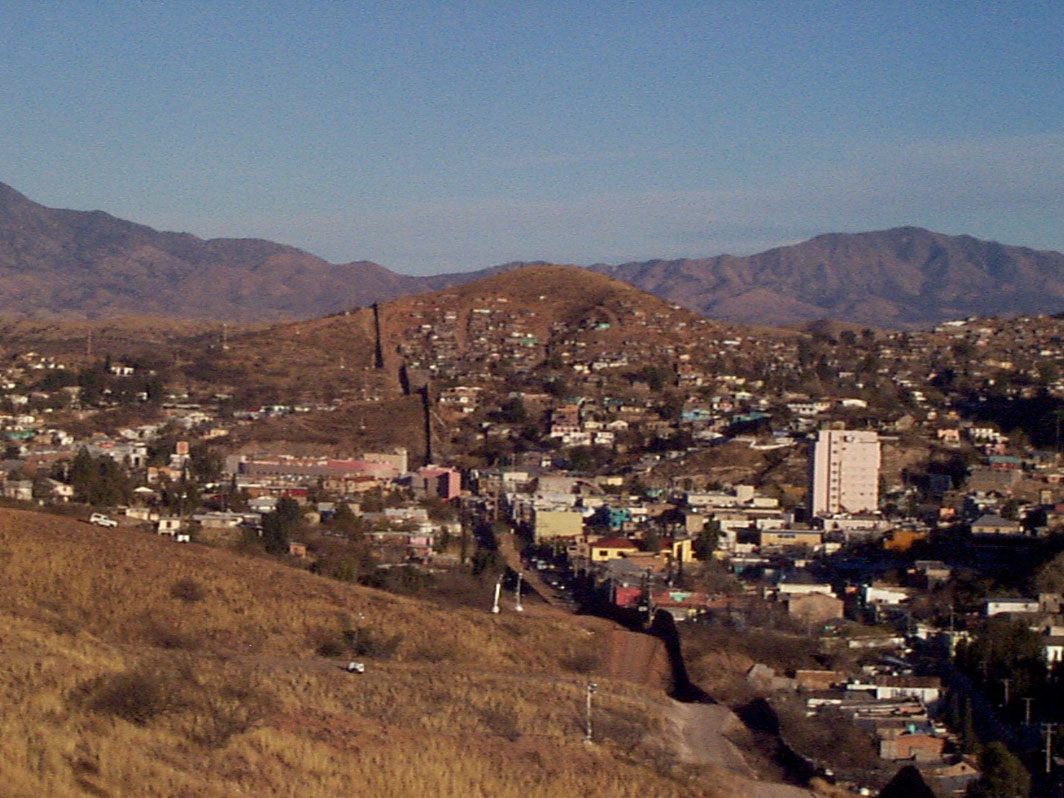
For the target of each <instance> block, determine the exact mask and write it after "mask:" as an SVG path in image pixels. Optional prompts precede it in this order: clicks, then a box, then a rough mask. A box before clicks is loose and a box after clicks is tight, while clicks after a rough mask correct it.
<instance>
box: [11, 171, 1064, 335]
mask: <svg viewBox="0 0 1064 798" xmlns="http://www.w3.org/2000/svg"><path fill="white" fill-rule="evenodd" d="M525 265H530V264H524V263H508V264H503V265H500V266H494V267H492V268H490V269H483V270H480V271H475V272H465V273H457V274H444V275H437V276H433V277H413V276H409V275H402V274H396V273H395V272H392V271H389V270H388V269H386V268H384V267H383V266H379V265H378V264H376V263H372V262H370V261H355V262H352V263H343V264H332V263H329V262H327V261H325V260H322V259H321V258H318V257H315V256H314V255H311V254H310V253H308V252H304V251H302V250H299V249H296V248H294V247H289V246H284V245H282V244H275V243H273V242H270V241H263V240H260V239H232V238H218V239H211V240H204V239H201V238H197V237H196V236H194V235H190V234H189V233H167V232H159V231H157V230H153V229H152V228H150V227H146V226H144V225H140V224H135V223H133V222H127V221H124V220H122V219H118V218H115V217H114V216H111V215H109V214H107V213H104V212H102V211H71V210H57V209H53V208H46V207H44V206H43V205H39V204H37V203H35V202H33V201H31V200H29V199H27V198H26V197H24V196H23V195H22V194H19V193H18V192H17V191H15V190H14V189H12V188H10V187H9V186H6V185H4V184H2V183H0V316H19V317H56V316H61V317H71V318H101V317H113V316H121V315H130V314H137V315H155V316H169V317H176V318H186V319H225V320H232V321H270V320H276V319H286V318H287V319H292V318H312V317H315V316H321V315H325V314H329V313H335V312H337V311H341V310H346V309H349V308H353V307H356V306H364V305H368V304H370V303H372V302H377V301H384V300H389V299H394V298H396V297H400V296H406V295H411V294H418V293H422V292H425V291H432V290H439V289H443V288H449V287H452V286H456V285H460V284H463V283H467V282H471V281H474V280H478V279H481V278H483V277H487V276H490V275H493V274H497V273H501V272H506V271H509V270H510V269H513V268H516V267H520V266H525ZM590 268H591V269H592V270H593V271H597V272H600V273H602V274H606V275H608V276H610V277H613V278H616V279H619V280H623V281H624V282H627V283H629V284H631V285H634V286H636V287H637V288H641V289H643V290H644V291H647V292H649V293H652V294H655V295H656V296H658V297H661V298H663V299H666V300H669V301H672V302H675V303H677V304H680V305H683V306H685V307H687V308H689V309H691V310H695V311H697V312H699V313H702V314H704V315H706V316H710V317H712V318H718V319H721V320H725V321H732V322H742V323H752V324H772V325H785V324H798V323H802V322H806V321H810V320H814V319H820V318H825V317H827V318H834V319H839V320H845V321H851V322H856V323H859V324H867V325H870V326H879V327H895V328H897V327H915V326H923V325H928V324H932V323H934V322H936V321H941V320H943V319H946V318H953V317H958V316H967V315H972V314H981V315H1000V314H1016V313H1052V312H1058V311H1060V310H1062V309H1064V255H1061V254H1060V253H1057V252H1040V251H1036V250H1031V249H1026V248H1023V247H1010V246H1004V245H1002V244H997V243H993V242H988V241H980V240H978V239H975V238H971V237H970V236H946V235H942V234H939V233H933V232H929V231H927V230H922V229H920V228H916V227H901V228H897V229H894V230H885V231H881V232H874V233H857V234H842V233H832V234H828V235H822V236H817V237H816V238H814V239H812V240H810V241H806V242H804V243H801V244H797V245H795V246H790V247H780V248H777V249H772V250H769V251H767V252H762V253H760V254H758V255H751V256H748V257H735V256H731V255H721V256H719V257H715V258H705V259H697V260H692V259H685V260H668V261H665V260H653V261H646V262H643V263H625V264H621V265H619V266H609V265H596V266H592V267H590Z"/></svg>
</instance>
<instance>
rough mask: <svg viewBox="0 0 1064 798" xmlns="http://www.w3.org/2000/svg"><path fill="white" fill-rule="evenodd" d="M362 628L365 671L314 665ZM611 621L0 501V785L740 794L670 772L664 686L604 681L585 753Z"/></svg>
mask: <svg viewBox="0 0 1064 798" xmlns="http://www.w3.org/2000/svg"><path fill="white" fill-rule="evenodd" d="M489 589H490V585H488V586H486V588H485V595H488V593H487V591H488V590H489ZM352 624H357V626H358V628H360V630H361V634H362V639H363V640H366V639H369V640H377V641H387V646H385V645H379V646H378V647H377V649H374V650H376V651H377V653H375V654H372V653H371V654H370V655H368V656H367V659H366V673H365V674H364V675H362V676H352V675H349V674H347V673H345V672H344V671H343V670H342V668H341V665H342V660H341V659H340V658H339V657H329V656H323V655H322V651H323V650H324V649H325V644H326V643H329V642H330V641H332V645H333V647H335V646H336V644H337V641H342V640H343V636H342V633H343V630H344V629H351V628H354V627H353V626H352ZM608 629H609V625H608V624H607V623H606V622H604V621H600V620H597V619H578V618H566V617H562V616H559V615H557V614H553V615H548V614H545V613H537V612H535V611H527V612H525V613H524V615H523V616H522V617H520V618H518V617H515V616H514V615H513V614H512V613H509V612H504V613H503V614H501V615H498V616H493V615H491V614H490V613H487V612H485V611H483V610H479V609H478V610H474V609H462V608H454V607H451V608H447V609H444V608H440V607H436V606H433V605H431V604H428V603H426V602H422V601H416V600H413V599H406V598H401V597H397V596H393V595H390V594H386V593H382V592H379V591H374V590H370V589H367V588H361V587H357V586H355V585H351V584H347V583H343V582H339V581H333V580H329V579H325V578H323V577H317V576H313V575H311V574H308V573H306V572H304V571H300V570H296V569H294V568H289V567H286V566H283V565H281V564H279V563H276V562H274V561H272V560H265V559H261V558H256V557H252V556H244V555H237V554H233V553H230V552H226V551H221V550H215V549H210V548H207V547H203V546H199V545H195V544H192V545H188V546H184V545H178V544H174V543H172V542H170V541H168V540H164V539H163V538H160V537H158V536H155V535H151V534H148V533H146V532H138V531H133V530H126V529H122V528H120V529H118V530H111V531H101V530H99V529H97V528H95V527H90V526H89V525H88V524H86V523H84V522H79V521H76V520H74V519H64V518H59V517H55V516H47V515H41V514H38V513H26V512H17V511H12V510H0V651H2V655H3V656H2V661H3V665H2V667H0V700H2V701H3V704H4V712H3V713H2V714H0V772H2V773H3V774H4V783H3V787H2V788H0V792H2V793H3V794H4V795H5V796H11V798H30V796H34V797H36V796H42V795H48V796H55V798H67V797H68V796H69V797H70V798H73V796H84V795H94V796H124V795H137V796H145V797H146V798H150V797H151V796H176V795H185V796H192V795H196V796H209V797H210V798H223V797H224V796H232V795H294V794H298V795H300V796H306V798H318V796H326V795H329V796H331V795H336V794H338V793H340V792H344V793H347V794H356V795H375V796H382V798H388V797H389V796H396V798H398V796H404V798H422V796H454V797H455V798H457V796H467V795H492V796H498V797H499V798H509V797H510V796H528V797H529V798H546V797H547V796H557V795H589V796H593V795H602V796H605V795H609V796H616V797H617V798H635V796H662V798H665V797H666V796H669V797H675V798H687V797H690V798H693V796H695V795H704V796H721V798H726V797H727V796H730V795H745V794H751V793H750V792H749V791H748V790H744V789H742V787H741V786H740V785H737V784H735V778H734V777H733V776H730V775H725V774H722V773H721V772H720V771H716V770H714V769H712V768H698V769H695V768H685V767H683V766H681V765H679V764H678V763H676V762H675V760H674V759H673V757H672V754H671V753H670V751H668V750H667V749H663V748H662V747H661V745H662V743H661V738H662V734H661V731H660V729H661V728H662V712H661V700H662V699H663V696H662V694H661V693H660V692H658V693H654V692H651V691H649V690H645V689H640V688H637V687H636V686H634V685H631V684H627V683H624V682H622V681H620V680H617V679H612V678H609V676H608V675H607V674H605V673H595V674H594V675H593V678H595V679H596V681H597V682H598V684H599V690H598V692H597V694H596V697H595V704H596V732H595V734H596V737H595V742H596V744H595V745H594V746H588V745H585V744H584V743H583V742H582V739H583V714H582V712H583V700H584V693H585V689H586V682H587V679H588V673H587V672H586V668H583V669H582V670H579V671H578V670H574V666H573V665H572V663H574V662H586V661H594V660H595V659H596V656H595V652H596V651H598V650H600V649H602V648H603V647H604V646H608V645H609V639H610V635H609V632H608ZM326 653H328V652H326ZM589 657H590V660H589V659H588V658H589Z"/></svg>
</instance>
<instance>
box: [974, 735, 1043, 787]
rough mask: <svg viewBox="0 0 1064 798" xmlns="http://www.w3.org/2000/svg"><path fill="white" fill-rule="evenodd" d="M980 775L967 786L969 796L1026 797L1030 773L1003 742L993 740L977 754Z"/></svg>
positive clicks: (1029, 783) (1029, 784)
mask: <svg viewBox="0 0 1064 798" xmlns="http://www.w3.org/2000/svg"><path fill="white" fill-rule="evenodd" d="M979 770H980V771H982V776H981V777H980V778H979V780H978V781H976V782H975V783H973V784H972V785H971V786H970V787H969V788H968V793H967V794H968V796H969V798H1027V796H1028V795H1030V793H1031V774H1030V773H1028V772H1027V769H1026V768H1025V767H1024V766H1023V763H1022V762H1020V760H1019V759H1017V758H1016V757H1015V756H1014V755H1013V754H1012V752H1011V751H1009V749H1008V748H1006V747H1005V745H1004V743H999V742H993V743H990V745H988V746H987V747H986V748H984V749H983V751H982V753H980V754H979Z"/></svg>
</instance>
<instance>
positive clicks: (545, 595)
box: [497, 532, 572, 613]
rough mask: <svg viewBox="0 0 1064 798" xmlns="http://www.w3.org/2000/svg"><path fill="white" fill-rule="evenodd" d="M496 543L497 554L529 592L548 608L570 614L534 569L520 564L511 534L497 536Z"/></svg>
mask: <svg viewBox="0 0 1064 798" xmlns="http://www.w3.org/2000/svg"><path fill="white" fill-rule="evenodd" d="M497 541H498V544H499V554H501V555H502V559H503V561H504V562H505V563H506V564H507V565H508V566H510V569H511V570H512V571H514V572H516V573H519V574H521V577H522V579H523V581H524V583H525V584H526V585H528V587H529V589H530V590H533V591H535V593H536V595H538V596H539V597H540V598H541V599H543V600H544V601H545V602H547V604H549V605H550V606H552V607H555V608H557V609H559V610H564V611H565V612H567V613H570V612H572V610H571V609H570V607H569V605H567V604H566V603H565V602H564V601H562V600H561V599H560V598H558V596H557V594H555V592H554V591H553V590H552V589H551V587H550V585H548V584H547V583H546V582H544V581H543V578H542V577H541V576H540V575H539V572H538V571H536V570H535V569H534V568H525V565H524V563H522V562H521V555H520V554H518V552H517V545H516V543H515V541H514V535H513V533H512V532H506V533H505V534H502V535H499V536H498V537H497Z"/></svg>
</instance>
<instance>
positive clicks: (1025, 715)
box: [1020, 698, 1034, 726]
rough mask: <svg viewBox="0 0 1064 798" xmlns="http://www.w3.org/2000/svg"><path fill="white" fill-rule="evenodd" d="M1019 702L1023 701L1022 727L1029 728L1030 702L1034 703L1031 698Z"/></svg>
mask: <svg viewBox="0 0 1064 798" xmlns="http://www.w3.org/2000/svg"><path fill="white" fill-rule="evenodd" d="M1020 700H1021V701H1023V725H1024V726H1030V725H1031V702H1032V701H1034V699H1033V698H1023V699H1020Z"/></svg>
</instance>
